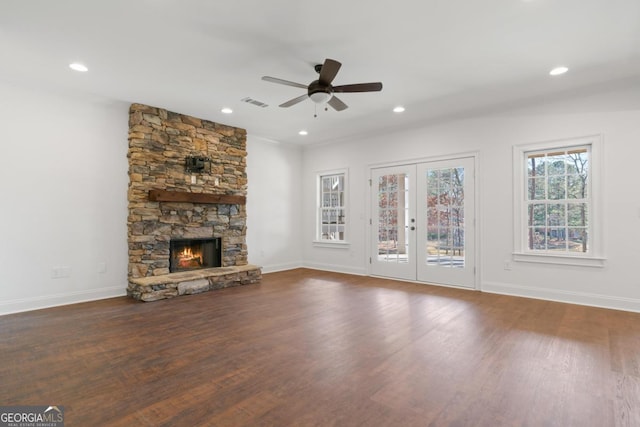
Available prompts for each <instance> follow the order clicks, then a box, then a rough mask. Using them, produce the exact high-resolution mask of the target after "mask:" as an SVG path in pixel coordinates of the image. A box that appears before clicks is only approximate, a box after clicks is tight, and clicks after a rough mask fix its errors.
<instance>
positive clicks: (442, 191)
mask: <svg viewBox="0 0 640 427" xmlns="http://www.w3.org/2000/svg"><path fill="white" fill-rule="evenodd" d="M425 178H426V180H427V208H426V209H427V259H426V264H427V266H440V267H452V268H463V267H464V264H465V257H464V256H465V254H464V247H465V240H464V168H461V167H457V168H442V169H428V170H427V173H426V177H425Z"/></svg>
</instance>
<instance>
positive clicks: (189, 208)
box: [127, 104, 261, 301]
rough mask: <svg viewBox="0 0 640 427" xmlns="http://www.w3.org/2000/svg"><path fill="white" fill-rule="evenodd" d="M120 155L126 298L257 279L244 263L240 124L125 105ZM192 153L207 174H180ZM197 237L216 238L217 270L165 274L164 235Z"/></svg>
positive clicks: (252, 268) (166, 294)
mask: <svg viewBox="0 0 640 427" xmlns="http://www.w3.org/2000/svg"><path fill="white" fill-rule="evenodd" d="M127 156H128V158H129V191H128V199H129V216H128V244H129V287H128V294H129V295H130V296H132V297H134V298H137V299H142V300H144V301H153V300H157V299H160V298H170V297H173V296H178V295H184V294H188V293H197V292H201V291H203V290H212V289H217V288H219V287H227V286H235V285H237V284H247V283H255V282H256V281H258V280H260V277H261V273H260V267H256V266H248V265H247V259H248V255H247V245H246V218H247V213H246V195H247V174H246V156H247V152H246V131H245V130H244V129H240V128H235V127H231V126H226V125H221V124H218V123H214V122H211V121H207V120H202V119H198V118H195V117H191V116H186V115H182V114H178V113H174V112H171V111H167V110H164V109H162V108H156V107H150V106H147V105H141V104H132V105H131V108H130V110H129V152H128V155H127ZM193 156H196V157H198V158H205V159H208V161H210V165H211V168H210V171H209V168H207V169H206V170H205V171H202V172H187V170H186V168H185V162H186V158H187V157H193ZM203 238H207V239H208V238H220V239H221V241H222V267H221V268H220V270H219V273H220V274H218V272H214V271H213V270H215V269H207V271H205V270H195V271H193V272H180V273H169V246H170V241H171V239H203ZM226 268H234V269H235V270H233V271H231V270H225V269H226ZM238 269H240V270H238ZM200 271H204V273H199V272H200ZM191 274H194V275H195V276H191ZM201 274H204V276H201ZM239 274H240V275H243V276H242V277H240V278H239V276H238V275H239ZM173 275H177V276H175V277H174V276H173ZM185 275H186V276H185ZM191 277H196V278H195V279H190V278H191ZM214 278H215V279H214ZM194 281H195V282H194ZM204 281H207V282H208V283H207V284H205V282H204ZM190 282H194V283H190ZM181 284H182V285H181ZM174 285H175V286H174Z"/></svg>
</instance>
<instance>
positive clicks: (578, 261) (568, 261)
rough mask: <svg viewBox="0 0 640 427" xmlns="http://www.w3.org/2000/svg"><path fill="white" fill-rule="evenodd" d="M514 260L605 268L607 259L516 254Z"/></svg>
mask: <svg viewBox="0 0 640 427" xmlns="http://www.w3.org/2000/svg"><path fill="white" fill-rule="evenodd" d="M513 260H514V261H517V262H534V263H539V264H555V265H576V266H580V267H598V268H602V267H604V264H605V261H606V258H600V257H593V256H591V257H585V256H575V255H560V254H533V253H527V252H514V253H513Z"/></svg>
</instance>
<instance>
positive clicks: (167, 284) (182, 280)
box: [127, 264, 262, 301]
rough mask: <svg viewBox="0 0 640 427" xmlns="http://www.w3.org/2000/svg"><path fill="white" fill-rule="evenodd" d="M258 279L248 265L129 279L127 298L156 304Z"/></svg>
mask: <svg viewBox="0 0 640 427" xmlns="http://www.w3.org/2000/svg"><path fill="white" fill-rule="evenodd" d="M261 278H262V273H261V271H260V267H257V266H255V265H251V264H246V265H241V266H237V267H219V268H206V269H201V270H194V271H183V272H180V273H171V274H163V275H160V276H151V277H141V278H137V279H129V287H128V289H127V294H128V295H130V296H132V297H133V298H135V299H138V300H141V301H156V300H159V299H165V298H173V297H177V296H181V295H192V294H199V293H202V292H208V291H212V290H215V289H222V288H228V287H231V286H240V285H248V284H251V283H258V282H259V281H260V279H261Z"/></svg>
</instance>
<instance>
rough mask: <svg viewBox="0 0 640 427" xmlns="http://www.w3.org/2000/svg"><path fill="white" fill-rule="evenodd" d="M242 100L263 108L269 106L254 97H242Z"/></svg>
mask: <svg viewBox="0 0 640 427" xmlns="http://www.w3.org/2000/svg"><path fill="white" fill-rule="evenodd" d="M240 101H242V102H246V103H247V104H253V105H257V106H258V107H262V108H265V107H268V105H267V104H265V103H264V102H260V101H257V100H255V99H253V98H249V97H246V98H242V99H241V100H240Z"/></svg>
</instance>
